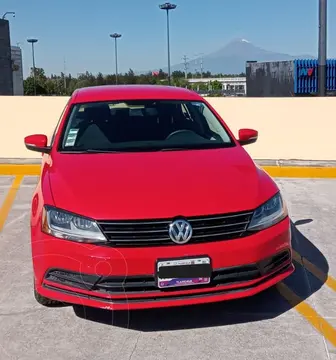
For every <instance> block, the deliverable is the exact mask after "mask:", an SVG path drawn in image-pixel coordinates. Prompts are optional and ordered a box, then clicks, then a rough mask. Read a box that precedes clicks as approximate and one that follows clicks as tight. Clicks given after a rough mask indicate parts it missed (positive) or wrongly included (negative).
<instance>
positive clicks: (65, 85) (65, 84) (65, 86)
mask: <svg viewBox="0 0 336 360" xmlns="http://www.w3.org/2000/svg"><path fill="white" fill-rule="evenodd" d="M63 74H64V90H65V91H66V88H67V83H66V64H65V58H64V72H63Z"/></svg>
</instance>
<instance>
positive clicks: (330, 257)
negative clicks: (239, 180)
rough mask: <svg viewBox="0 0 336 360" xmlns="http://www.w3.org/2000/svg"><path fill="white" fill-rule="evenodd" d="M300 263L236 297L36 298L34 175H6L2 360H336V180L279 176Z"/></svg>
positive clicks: (0, 241) (0, 204)
mask: <svg viewBox="0 0 336 360" xmlns="http://www.w3.org/2000/svg"><path fill="white" fill-rule="evenodd" d="M276 181H277V183H278V184H279V186H280V187H281V188H282V190H283V193H284V195H285V198H286V200H287V203H288V207H289V211H290V214H291V219H292V221H293V232H294V236H293V247H294V258H295V265H296V271H295V273H294V274H293V275H292V276H291V277H290V278H288V279H287V280H286V281H285V282H284V283H281V284H279V286H278V287H277V288H276V289H271V290H267V291H265V292H263V293H261V294H258V295H256V296H254V297H251V298H248V299H243V300H239V301H230V302H223V303H218V304H211V305H205V306H203V305H202V306H191V307H181V308H173V309H165V310H160V309H159V310H146V311H133V312H127V311H125V312H119V313H112V312H108V311H105V310H95V309H89V308H82V307H72V306H63V307H58V308H45V307H42V306H41V305H39V304H38V303H37V302H36V301H35V299H34V297H33V273H32V262H31V252H30V229H29V209H30V204H31V196H32V193H33V191H34V188H35V186H36V183H37V178H36V177H32V176H25V177H24V178H20V177H15V176H12V177H5V176H0V279H1V280H0V283H1V291H0V360H12V359H15V360H16V359H18V360H40V359H41V360H42V359H46V360H60V359H66V360H73V359H76V360H77V359H78V360H79V359H80V360H103V359H104V360H124V359H127V360H130V359H132V360H140V359H146V360H161V359H174V360H180V359H181V360H182V359H183V360H189V359H190V360H196V359H202V360H207V359H211V360H219V359H223V360H224V359H225V360H231V359H233V360H243V359H244V360H245V359H249V360H254V359H256V360H257V359H258V360H263V359H268V360H269V359H279V360H280V359H281V360H283V359H295V360H311V359H312V360H320V359H331V360H336V235H335V234H336V180H332V179H311V180H310V179H285V178H281V179H280V178H279V179H276Z"/></svg>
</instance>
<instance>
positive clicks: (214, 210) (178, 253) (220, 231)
mask: <svg viewBox="0 0 336 360" xmlns="http://www.w3.org/2000/svg"><path fill="white" fill-rule="evenodd" d="M257 137H258V133H257V131H255V130H251V129H242V130H240V131H239V138H238V139H236V138H235V137H234V136H233V134H232V132H231V131H230V129H229V128H228V126H227V125H226V123H225V122H224V121H223V119H222V118H221V117H220V115H219V114H218V113H217V112H216V111H215V109H214V108H213V107H212V106H211V105H210V104H209V103H208V102H207V101H206V100H205V99H203V98H202V97H201V96H199V95H198V94H196V93H195V92H192V91H189V90H186V89H182V88H175V87H166V86H148V85H147V86H135V85H134V86H133V85H131V86H102V87H91V88H83V89H79V90H76V91H75V92H74V93H73V95H72V96H71V98H70V100H69V102H68V103H67V105H66V107H65V109H64V112H63V114H62V115H61V117H60V120H59V123H58V124H57V126H56V128H55V131H54V134H53V136H52V138H51V139H50V140H48V138H47V136H45V135H41V134H37V135H30V136H27V137H26V138H25V145H26V147H27V148H28V149H30V150H32V151H37V152H40V153H42V154H43V157H42V169H41V176H40V179H39V183H38V186H37V188H36V191H35V193H34V195H33V199H32V208H31V246H32V260H33V269H34V275H35V281H34V287H35V288H34V291H35V298H36V300H37V301H38V302H39V303H40V304H43V305H46V306H48V305H53V304H55V303H57V302H65V303H70V304H82V305H87V306H93V307H100V308H105V309H112V310H123V309H141V308H154V307H169V306H179V305H189V304H200V303H209V302H215V301H222V300H228V299H235V298H241V297H246V296H251V295H254V294H256V293H258V292H260V291H263V290H265V289H266V288H269V287H271V286H273V285H275V284H276V283H278V282H279V281H281V280H283V279H284V278H286V277H288V276H289V275H290V274H291V273H292V272H293V271H294V266H293V262H292V252H291V251H292V250H291V230H290V220H289V216H288V212H287V208H286V205H285V202H284V200H283V198H282V195H281V193H280V190H279V188H278V187H277V185H276V184H275V182H274V181H273V180H272V179H271V178H270V176H268V175H267V173H266V172H265V171H263V170H262V169H261V168H259V167H258V166H256V164H255V163H254V162H253V161H252V159H251V158H250V156H249V155H248V154H247V152H246V151H245V149H244V148H243V147H242V146H243V145H247V144H251V143H253V142H255V141H256V140H257Z"/></svg>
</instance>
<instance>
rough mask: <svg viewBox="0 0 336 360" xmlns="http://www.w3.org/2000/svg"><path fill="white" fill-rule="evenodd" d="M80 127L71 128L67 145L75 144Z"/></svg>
mask: <svg viewBox="0 0 336 360" xmlns="http://www.w3.org/2000/svg"><path fill="white" fill-rule="evenodd" d="M78 130H79V129H70V131H69V134H68V137H67V140H66V143H65V146H74V145H75V142H76V138H77V134H78Z"/></svg>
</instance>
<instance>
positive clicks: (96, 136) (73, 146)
mask: <svg viewBox="0 0 336 360" xmlns="http://www.w3.org/2000/svg"><path fill="white" fill-rule="evenodd" d="M231 146H235V143H234V142H233V141H232V139H231V137H230V136H229V134H228V133H227V131H226V130H225V128H224V126H223V125H222V124H221V123H220V121H219V120H218V119H217V118H216V116H215V115H214V113H213V112H212V111H211V110H210V109H209V107H208V106H207V105H206V104H205V103H203V102H201V101H200V102H197V101H181V100H179V101H166V100H137V101H107V102H99V103H84V104H76V105H74V106H73V108H72V110H71V113H70V116H69V118H68V121H67V124H66V127H65V130H64V132H63V135H62V136H61V144H60V147H59V150H60V151H66V152H105V151H106V152H108V151H118V152H123V151H160V150H166V151H168V150H172V151H173V150H185V149H213V148H222V147H231Z"/></svg>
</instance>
